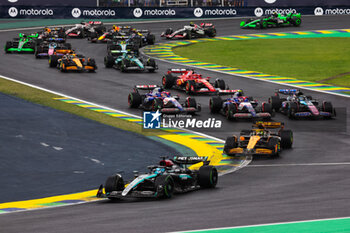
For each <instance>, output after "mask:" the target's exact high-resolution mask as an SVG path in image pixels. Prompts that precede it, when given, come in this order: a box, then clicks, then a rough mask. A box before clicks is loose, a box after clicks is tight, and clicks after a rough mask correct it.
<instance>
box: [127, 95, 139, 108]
mask: <svg viewBox="0 0 350 233" xmlns="http://www.w3.org/2000/svg"><path fill="white" fill-rule="evenodd" d="M141 102H142V97H141V95H140V94H139V93H137V92H131V93H130V94H129V95H128V105H129V108H138V107H139V106H140V104H141Z"/></svg>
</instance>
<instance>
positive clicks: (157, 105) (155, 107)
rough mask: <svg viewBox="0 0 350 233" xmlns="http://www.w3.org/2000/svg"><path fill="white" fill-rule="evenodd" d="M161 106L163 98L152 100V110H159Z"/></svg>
mask: <svg viewBox="0 0 350 233" xmlns="http://www.w3.org/2000/svg"><path fill="white" fill-rule="evenodd" d="M162 108H163V100H161V99H154V100H153V102H152V111H154V112H156V111H157V110H161V109H162Z"/></svg>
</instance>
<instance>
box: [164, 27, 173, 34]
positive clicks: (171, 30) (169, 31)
mask: <svg viewBox="0 0 350 233" xmlns="http://www.w3.org/2000/svg"><path fill="white" fill-rule="evenodd" d="M172 33H173V29H172V28H168V29H167V30H165V35H170V34H172Z"/></svg>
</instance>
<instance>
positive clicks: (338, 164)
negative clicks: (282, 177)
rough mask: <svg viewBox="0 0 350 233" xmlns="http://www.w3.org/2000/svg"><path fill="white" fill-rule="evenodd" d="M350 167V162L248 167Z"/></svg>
mask: <svg viewBox="0 0 350 233" xmlns="http://www.w3.org/2000/svg"><path fill="white" fill-rule="evenodd" d="M341 165H350V162H343V163H289V164H288V163H286V164H261V165H254V164H253V165H249V166H247V167H297V166H341Z"/></svg>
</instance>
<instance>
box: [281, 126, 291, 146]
mask: <svg viewBox="0 0 350 233" xmlns="http://www.w3.org/2000/svg"><path fill="white" fill-rule="evenodd" d="M280 137H281V147H282V148H283V149H289V148H291V147H292V145H293V131H292V130H282V131H281V135H280Z"/></svg>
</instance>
